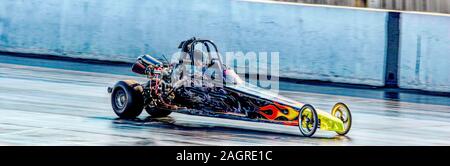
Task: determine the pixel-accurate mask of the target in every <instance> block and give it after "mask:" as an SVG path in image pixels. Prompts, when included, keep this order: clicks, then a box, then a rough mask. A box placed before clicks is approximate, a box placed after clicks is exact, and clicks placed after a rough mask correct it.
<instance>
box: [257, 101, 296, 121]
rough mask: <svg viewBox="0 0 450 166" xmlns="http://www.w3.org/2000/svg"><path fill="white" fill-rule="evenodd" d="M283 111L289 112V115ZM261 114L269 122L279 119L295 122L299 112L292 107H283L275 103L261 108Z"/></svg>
mask: <svg viewBox="0 0 450 166" xmlns="http://www.w3.org/2000/svg"><path fill="white" fill-rule="evenodd" d="M269 110H270V112H271V114H268V113H266V112H267V111H269ZM283 111H287V113H284V112H283ZM259 113H260V114H261V115H262V116H264V117H265V118H266V119H269V120H275V119H277V118H279V117H285V118H286V119H288V120H295V119H296V118H297V117H298V114H299V113H298V111H296V110H295V109H293V108H292V107H288V106H283V105H280V104H278V103H273V105H272V104H269V105H266V106H263V107H260V108H259Z"/></svg>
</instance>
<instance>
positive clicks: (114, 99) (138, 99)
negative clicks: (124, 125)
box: [111, 80, 144, 119]
mask: <svg viewBox="0 0 450 166" xmlns="http://www.w3.org/2000/svg"><path fill="white" fill-rule="evenodd" d="M111 105H112V108H113V110H114V113H116V114H117V116H119V117H120V118H124V119H133V118H136V117H137V116H139V115H140V114H141V113H142V110H143V107H144V96H143V88H142V86H141V85H140V84H139V83H138V82H136V81H134V80H126V81H119V82H117V83H116V84H115V85H114V88H113V89H112V93H111Z"/></svg>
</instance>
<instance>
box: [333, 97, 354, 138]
mask: <svg viewBox="0 0 450 166" xmlns="http://www.w3.org/2000/svg"><path fill="white" fill-rule="evenodd" d="M331 115H333V116H334V117H336V118H338V119H340V120H341V121H342V122H343V123H344V131H343V132H336V133H337V134H339V135H345V134H347V133H348V132H349V131H350V128H351V127H352V114H351V113H350V109H349V108H348V107H347V105H345V104H344V103H336V104H335V105H334V107H333V109H332V110H331Z"/></svg>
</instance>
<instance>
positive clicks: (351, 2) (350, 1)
mask: <svg viewBox="0 0 450 166" xmlns="http://www.w3.org/2000/svg"><path fill="white" fill-rule="evenodd" d="M274 1H283V2H299V3H311V4H326V5H336V6H352V7H367V8H378V9H391V10H403V11H421V12H435V13H447V14H450V0H274Z"/></svg>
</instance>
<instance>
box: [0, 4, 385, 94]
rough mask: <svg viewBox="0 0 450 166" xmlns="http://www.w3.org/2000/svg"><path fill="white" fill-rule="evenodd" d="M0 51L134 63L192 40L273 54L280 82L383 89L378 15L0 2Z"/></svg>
mask: <svg viewBox="0 0 450 166" xmlns="http://www.w3.org/2000/svg"><path fill="white" fill-rule="evenodd" d="M0 12H1V15H0V27H1V29H2V33H1V37H0V50H8V51H16V52H29V53H43V54H53V55H60V56H73V57H84V58H95V59H110V60H121V61H129V62H131V61H133V60H134V58H135V57H136V56H138V55H140V54H143V53H147V52H150V53H153V54H158V55H160V54H166V55H171V54H172V53H174V52H175V51H177V49H176V47H177V46H178V44H179V42H180V41H181V40H184V39H187V38H190V37H192V36H200V37H202V38H208V39H212V40H214V41H215V42H216V43H218V45H219V47H220V48H221V50H222V51H244V52H247V51H256V52H259V51H268V52H280V57H281V59H280V60H281V61H280V63H281V66H280V75H281V76H282V77H291V78H300V79H316V80H326V81H334V82H345V83H356V84H368V85H377V86H382V85H383V67H384V65H383V64H384V49H385V46H384V45H383V44H380V43H383V42H384V41H385V35H384V34H385V26H386V25H385V21H384V20H385V15H386V13H384V12H371V11H362V10H348V9H337V8H322V7H311V6H302V5H285V4H267V3H257V2H244V1H234V0H189V1H186V0H165V1H150V0H148V1H141V0H139V1H137V0H122V1H107V0H65V1H61V0H29V1H11V0H0Z"/></svg>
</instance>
